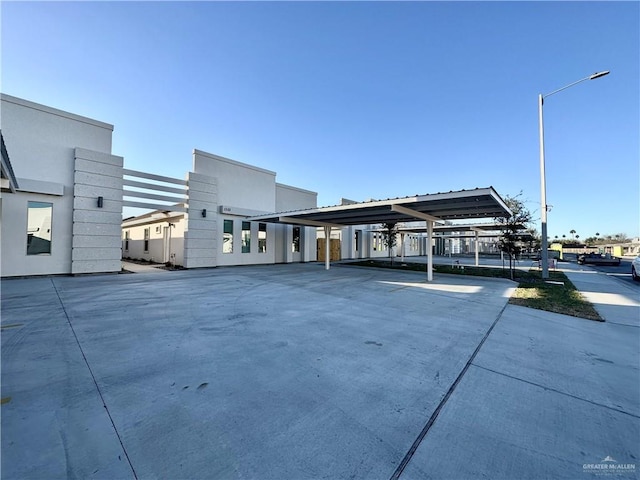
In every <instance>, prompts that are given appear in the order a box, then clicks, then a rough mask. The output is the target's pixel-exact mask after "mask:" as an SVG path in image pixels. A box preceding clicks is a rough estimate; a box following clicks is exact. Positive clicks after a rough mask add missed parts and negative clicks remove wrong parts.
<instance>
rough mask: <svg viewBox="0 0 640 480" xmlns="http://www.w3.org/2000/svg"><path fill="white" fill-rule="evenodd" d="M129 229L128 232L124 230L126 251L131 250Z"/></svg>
mask: <svg viewBox="0 0 640 480" xmlns="http://www.w3.org/2000/svg"><path fill="white" fill-rule="evenodd" d="M129 239H130V237H129V230H127V231H126V232H124V249H125V251H126V252H128V251H129Z"/></svg>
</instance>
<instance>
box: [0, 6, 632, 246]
mask: <svg viewBox="0 0 640 480" xmlns="http://www.w3.org/2000/svg"><path fill="white" fill-rule="evenodd" d="M1 15H2V19H1V21H2V25H1V26H2V37H1V38H2V74H1V75H2V76H1V80H2V85H1V90H2V92H3V93H7V94H10V95H15V96H18V97H22V98H26V99H28V100H32V101H35V102H38V103H43V104H45V105H49V106H52V107H55V108H60V109H63V110H67V111H70V112H73V113H77V114H80V115H85V116H88V117H91V118H95V119H98V120H101V121H105V122H108V123H112V124H114V125H115V131H114V136H113V139H114V142H113V153H114V154H116V155H121V156H124V157H125V166H126V167H127V168H131V169H137V170H144V171H150V172H154V173H158V174H164V175H169V176H176V177H180V178H183V177H184V174H185V173H186V171H188V170H189V169H190V168H191V152H192V150H193V149H194V148H197V149H200V150H204V151H208V152H211V153H215V154H218V155H222V156H226V157H229V158H232V159H235V160H238V161H241V162H245V163H249V164H253V165H257V166H260V167H263V168H266V169H269V170H274V171H276V172H277V173H278V177H277V180H278V181H279V182H281V183H286V184H290V185H295V186H298V187H302V188H306V189H309V190H314V191H317V192H318V194H319V195H318V204H319V205H333V204H336V203H337V202H338V201H339V199H340V198H341V197H346V198H350V199H354V200H365V199H368V198H389V197H397V196H405V195H414V194H424V193H435V192H442V191H449V190H459V189H469V188H475V187H487V186H489V185H491V186H493V187H494V188H495V189H496V190H497V191H498V192H499V193H500V194H502V195H511V196H514V195H517V194H518V193H519V192H520V191H522V197H521V198H522V199H524V200H525V201H526V205H527V207H528V208H529V209H530V210H531V211H532V212H534V216H535V217H536V218H539V213H540V173H539V144H538V107H537V100H538V94H539V93H543V94H544V93H549V92H551V91H553V90H555V89H557V88H560V87H562V86H564V85H567V84H569V83H571V82H573V81H576V80H578V79H580V78H583V77H586V76H588V75H590V74H591V73H594V72H596V71H600V70H610V71H611V74H610V75H608V76H606V77H603V78H601V79H598V80H593V81H587V82H583V83H581V84H579V85H576V86H575V87H572V88H570V89H568V90H566V91H563V92H561V93H558V94H557V95H554V96H552V97H550V98H548V99H547V100H546V102H545V111H544V113H545V142H546V166H547V202H548V203H549V204H550V205H552V209H551V211H550V213H549V219H548V224H549V235H550V236H551V237H552V238H553V236H555V235H558V236H562V235H567V237H569V236H570V235H569V231H570V230H572V229H574V230H576V231H577V233H578V235H580V237H581V238H586V237H588V236H592V235H594V234H595V233H596V232H599V233H600V234H615V233H626V234H627V235H629V236H639V235H640V227H639V224H640V211H639V208H640V207H639V205H640V197H639V188H640V167H639V163H640V161H639V132H640V125H639V118H640V112H639V109H640V98H639V90H640V89H639V88H638V85H639V84H640V73H639V63H640V60H639V59H640V51H639V50H640V48H639V45H640V38H639V25H640V4H639V3H638V2H602V3H600V2H566V3H560V2H531V3H529V2H513V3H511V2H403V3H397V2H349V3H345V2H275V3H274V2H189V3H187V2H140V3H135V2H101V3H93V2H45V3H38V2H2V5H1ZM537 227H538V229H539V225H537Z"/></svg>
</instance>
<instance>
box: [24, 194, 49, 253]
mask: <svg viewBox="0 0 640 480" xmlns="http://www.w3.org/2000/svg"><path fill="white" fill-rule="evenodd" d="M52 214H53V203H46V202H28V203H27V255H50V254H51V216H52Z"/></svg>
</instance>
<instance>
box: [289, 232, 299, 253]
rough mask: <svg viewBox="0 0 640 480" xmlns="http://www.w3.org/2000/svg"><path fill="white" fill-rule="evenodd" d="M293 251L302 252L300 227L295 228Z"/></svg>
mask: <svg viewBox="0 0 640 480" xmlns="http://www.w3.org/2000/svg"><path fill="white" fill-rule="evenodd" d="M291 251H292V252H299V251H300V227H293V241H292V242H291Z"/></svg>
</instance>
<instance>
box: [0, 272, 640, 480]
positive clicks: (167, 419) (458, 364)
mask: <svg viewBox="0 0 640 480" xmlns="http://www.w3.org/2000/svg"><path fill="white" fill-rule="evenodd" d="M423 277H424V274H422V275H421V274H419V273H415V272H396V271H389V270H378V269H360V268H356V267H347V266H344V267H339V268H333V269H331V270H330V271H325V270H324V269H323V268H322V267H321V266H319V265H316V264H298V265H295V264H294V265H276V266H262V267H234V268H218V269H206V270H188V271H175V272H166V273H164V274H162V275H158V274H144V273H142V274H128V275H126V274H125V275H104V276H87V277H54V278H34V279H22V280H10V281H3V283H2V327H3V328H2V398H3V405H2V478H45V477H46V478H185V479H199V478H208V479H211V478H218V479H227V478H256V479H306V478H360V479H365V478H366V479H369V478H381V479H387V478H390V477H392V476H393V475H394V472H395V473H396V474H397V475H398V476H401V478H425V477H424V476H425V475H428V476H432V477H433V478H477V477H478V475H479V472H484V474H486V475H488V476H489V477H491V478H541V474H549V475H551V473H553V475H552V476H553V477H554V478H577V477H579V478H583V475H585V477H586V478H588V477H589V472H586V473H585V472H584V471H583V468H582V464H583V463H586V462H587V460H590V459H593V462H594V463H595V462H598V461H600V460H601V458H599V457H603V458H604V457H605V456H606V455H612V456H615V455H618V457H620V458H619V460H620V461H622V460H627V459H629V461H632V458H637V457H636V455H638V454H639V453H638V449H637V446H636V445H635V443H636V442H635V440H634V439H637V436H638V431H639V429H638V424H639V418H640V412H639V411H638V408H639V407H638V390H637V374H638V363H637V360H638V359H637V348H636V347H637V328H636V329H631V327H623V326H615V325H607V324H599V323H596V322H588V321H586V320H581V319H570V318H569V319H568V317H564V316H561V315H554V314H545V315H538V314H537V313H535V314H532V313H531V312H529V311H528V309H524V308H519V307H512V306H509V307H508V308H506V304H507V301H508V297H509V295H510V293H511V289H512V288H513V287H514V284H513V283H512V282H509V281H507V280H500V279H484V278H474V277H463V276H445V275H439V276H437V278H436V279H435V281H434V282H432V283H426V282H425V279H424V278H423ZM532 315H533V316H532ZM536 325H542V326H543V328H537V327H536ZM493 326H495V329H494V330H493V331H492V333H491V335H489V336H488V338H486V344H484V346H482V342H483V341H484V339H485V337H486V336H487V334H488V332H489V330H490V329H491V328H493ZM612 328H613V329H614V330H611V329H612ZM616 328H627V332H628V333H626V332H623V331H620V330H615V329H616ZM545 331H550V332H552V336H553V337H552V338H554V339H556V340H555V341H554V342H551V346H549V343H548V342H547V341H545V339H544V337H545V335H546V334H545ZM567 332H569V333H567ZM629 333H632V335H629ZM567 335H575V336H577V337H578V338H579V340H580V341H581V342H582V343H581V344H579V345H578V344H576V346H574V347H572V348H571V349H568V350H567V349H566V348H565V346H563V344H562V342H561V341H560V340H558V339H563V338H567ZM634 335H635V337H634ZM624 338H627V340H624ZM612 342H618V343H617V344H616V349H615V350H616V351H615V352H614V353H613V354H612V353H611V352H610V351H609V350H610V349H611V348H610V347H611V344H612ZM625 342H626V343H625ZM585 345H587V347H585ZM479 347H482V348H479ZM585 348H588V351H587V352H586V353H587V354H588V355H586V356H585V355H584V353H585V350H584V349H585ZM556 350H557V351H562V352H563V353H562V354H561V355H562V356H561V358H556V357H554V355H558V354H557V352H556ZM554 352H556V353H554ZM476 354H477V361H475V360H474V359H476V357H475V355H476ZM589 355H590V356H589ZM574 357H575V358H574ZM583 357H584V358H583ZM594 357H595V358H596V359H600V360H601V361H598V362H596V361H594V360H593V358H594ZM556 361H560V362H563V365H564V367H563V368H566V367H570V368H571V369H572V370H571V371H570V372H569V373H570V376H571V378H573V380H571V381H569V380H567V378H565V377H566V376H567V375H565V374H564V373H563V375H562V376H560V380H558V379H557V375H556V374H555V373H554V362H556ZM585 368H586V369H589V372H590V373H589V374H588V375H585V374H584V369H585ZM601 378H607V379H608V380H607V388H608V389H609V390H608V392H607V393H606V394H604V395H601V394H600V393H601V392H600V390H599V389H598V388H599V387H598V386H597V385H598V383H599V382H600V381H601ZM554 382H556V383H554ZM547 383H549V385H546V384H547ZM616 385H617V386H616ZM620 385H623V386H624V385H626V386H625V387H624V388H620ZM593 388H596V390H597V391H593ZM523 399H526V402H523ZM541 407H544V408H545V409H546V408H547V407H548V411H547V414H543V413H536V414H534V415H532V416H530V417H528V416H527V415H526V412H531V411H536V409H537V408H541ZM440 410H441V411H442V414H441V416H440V417H439V418H437V419H436V418H435V417H434V413H437V412H440ZM545 411H546V410H545ZM430 419H433V420H434V422H433V425H432V428H431V427H429V428H426V427H427V425H428V423H429V421H430ZM590 421H595V422H596V425H594V424H592V423H589V422H590ZM598 423H599V425H600V427H602V428H600V427H598V426H597V425H598ZM605 423H606V424H607V425H605V426H604V427H603V425H604V424H605ZM603 428H604V431H603ZM528 434H533V435H534V437H533V438H529V437H528ZM421 435H422V438H421ZM551 436H554V437H553V441H552V442H551V443H550V437H551ZM583 440H584V442H583V443H581V441H583ZM614 445H615V446H616V448H618V450H616V451H613V449H614ZM412 446H413V447H415V448H413V451H412ZM554 452H555V453H554ZM616 452H617V453H616ZM409 453H410V454H409ZM553 455H555V457H553ZM623 455H624V458H623ZM629 455H630V456H629ZM506 458H508V459H510V460H509V461H505V459H506ZM402 462H404V465H403V466H402V468H404V470H402V471H398V466H399V465H400V464H401V463H402ZM550 472H551V473H550ZM558 473H559V475H558ZM627 473H628V472H627ZM401 474H402V475H401ZM547 476H548V475H547ZM621 478H625V477H621Z"/></svg>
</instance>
